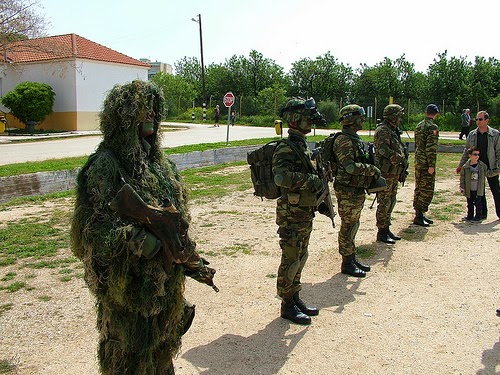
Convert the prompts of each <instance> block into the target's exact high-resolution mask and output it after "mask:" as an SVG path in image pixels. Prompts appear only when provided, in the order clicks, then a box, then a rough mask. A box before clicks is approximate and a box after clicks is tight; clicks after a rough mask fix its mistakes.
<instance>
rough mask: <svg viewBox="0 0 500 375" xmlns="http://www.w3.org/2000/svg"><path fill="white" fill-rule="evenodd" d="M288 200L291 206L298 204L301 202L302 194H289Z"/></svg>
mask: <svg viewBox="0 0 500 375" xmlns="http://www.w3.org/2000/svg"><path fill="white" fill-rule="evenodd" d="M287 200H288V203H289V204H298V203H299V201H300V193H287Z"/></svg>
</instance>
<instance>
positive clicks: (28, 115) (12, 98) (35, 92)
mask: <svg viewBox="0 0 500 375" xmlns="http://www.w3.org/2000/svg"><path fill="white" fill-rule="evenodd" d="M55 96H56V94H55V93H54V91H53V90H52V87H50V86H49V85H47V84H46V83H40V82H21V83H20V84H19V85H17V86H16V88H15V89H14V90H12V91H9V92H8V93H7V94H5V95H4V96H3V97H2V98H1V101H2V104H3V105H4V106H6V107H7V108H9V109H10V112H11V113H12V115H14V116H15V117H17V118H18V119H19V121H21V122H22V123H23V124H24V125H26V127H28V125H31V124H32V123H39V122H41V121H43V120H44V119H45V118H46V117H47V116H48V115H49V114H51V113H52V107H53V106H54V98H55Z"/></svg>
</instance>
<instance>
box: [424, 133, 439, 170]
mask: <svg viewBox="0 0 500 375" xmlns="http://www.w3.org/2000/svg"><path fill="white" fill-rule="evenodd" d="M426 136H427V142H426V149H425V154H426V158H427V165H428V166H429V167H433V168H436V158H437V148H438V139H439V131H438V127H437V126H436V125H433V126H430V127H429V130H428V133H427V135H426Z"/></svg>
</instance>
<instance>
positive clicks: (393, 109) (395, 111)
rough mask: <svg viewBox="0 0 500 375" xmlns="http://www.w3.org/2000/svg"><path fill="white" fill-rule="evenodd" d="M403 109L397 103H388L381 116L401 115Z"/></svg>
mask: <svg viewBox="0 0 500 375" xmlns="http://www.w3.org/2000/svg"><path fill="white" fill-rule="evenodd" d="M404 110H405V109H404V108H403V107H401V106H400V105H399V104H389V105H388V106H386V107H385V108H384V113H383V116H384V118H392V117H402V116H403V114H404Z"/></svg>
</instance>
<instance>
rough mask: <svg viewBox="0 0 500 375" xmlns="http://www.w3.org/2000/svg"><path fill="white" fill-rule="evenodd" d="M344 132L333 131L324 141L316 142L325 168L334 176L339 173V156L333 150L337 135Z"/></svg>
mask: <svg viewBox="0 0 500 375" xmlns="http://www.w3.org/2000/svg"><path fill="white" fill-rule="evenodd" d="M340 134H342V132H337V133H332V134H330V135H329V136H328V137H326V138H325V139H323V140H322V141H319V142H317V143H316V149H317V150H318V151H319V153H320V155H321V161H322V163H323V166H324V167H325V168H328V169H329V172H330V176H331V177H332V178H334V177H335V176H336V175H337V171H338V163H337V157H336V156H335V153H334V152H333V143H334V142H335V139H337V136H338V135H340Z"/></svg>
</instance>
